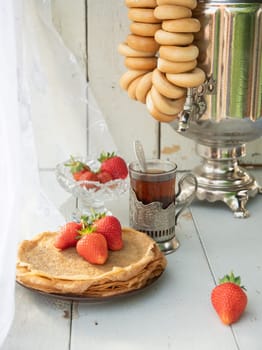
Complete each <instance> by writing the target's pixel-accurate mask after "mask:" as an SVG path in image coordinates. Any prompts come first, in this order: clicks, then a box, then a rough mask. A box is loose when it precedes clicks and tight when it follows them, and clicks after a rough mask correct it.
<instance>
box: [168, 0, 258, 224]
mask: <svg viewBox="0 0 262 350" xmlns="http://www.w3.org/2000/svg"><path fill="white" fill-rule="evenodd" d="M194 17H195V18H198V19H199V20H200V23H201V30H200V32H199V33H197V34H196V35H195V43H196V45H197V46H198V48H199V58H198V65H199V67H201V68H202V69H203V70H204V71H205V73H206V81H205V82H204V84H202V85H201V86H199V87H198V88H191V89H188V95H187V100H186V103H185V106H184V110H183V112H182V113H181V115H180V119H179V120H178V121H175V122H173V123H171V126H172V127H173V128H174V129H175V130H176V131H177V132H179V133H180V134H183V135H184V136H185V137H188V138H190V139H193V140H194V141H195V142H196V152H197V153H198V154H199V155H200V156H201V157H202V163H201V165H199V166H197V167H196V168H195V169H194V170H193V172H194V174H195V176H196V177H197V181H198V190H197V198H198V199H200V200H207V201H210V202H213V201H218V200H219V201H223V202H225V203H226V204H227V205H228V206H229V207H230V208H231V210H232V211H233V212H234V215H235V216H236V217H240V218H244V217H248V216H249V212H248V210H247V209H246V204H247V201H248V199H249V198H250V197H254V196H255V195H256V194H258V193H261V187H260V186H259V185H258V183H257V181H256V180H255V178H254V177H253V176H251V175H250V174H248V172H247V171H245V170H244V169H243V168H242V167H240V166H239V163H238V161H239V158H240V157H243V156H245V154H246V143H247V142H249V141H252V140H255V139H257V138H259V137H260V136H261V135H262V0H256V1H252V0H251V1H248V2H243V1H239V0H231V1H230V2H228V1H223V0H219V1H214V0H200V1H199V2H198V6H197V8H196V9H195V10H194Z"/></svg>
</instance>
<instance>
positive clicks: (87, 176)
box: [79, 170, 98, 189]
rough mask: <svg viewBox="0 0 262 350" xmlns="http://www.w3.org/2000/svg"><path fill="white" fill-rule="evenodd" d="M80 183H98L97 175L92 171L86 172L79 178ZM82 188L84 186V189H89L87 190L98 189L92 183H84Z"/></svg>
mask: <svg viewBox="0 0 262 350" xmlns="http://www.w3.org/2000/svg"><path fill="white" fill-rule="evenodd" d="M79 181H91V182H95V181H98V178H97V174H96V173H94V172H93V171H91V170H89V171H85V172H84V173H83V174H82V175H81V176H80V177H79ZM81 186H82V187H85V188H87V189H89V188H96V187H97V186H96V185H95V184H92V183H83V184H82V185H81Z"/></svg>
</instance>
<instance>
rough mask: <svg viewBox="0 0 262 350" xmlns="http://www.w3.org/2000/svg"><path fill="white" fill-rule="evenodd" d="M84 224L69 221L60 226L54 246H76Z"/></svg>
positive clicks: (61, 247)
mask: <svg viewBox="0 0 262 350" xmlns="http://www.w3.org/2000/svg"><path fill="white" fill-rule="evenodd" d="M81 229H82V224H81V223H78V222H74V221H72V222H68V223H66V224H65V225H64V226H62V227H61V228H60V231H59V232H58V235H57V237H56V239H55V242H54V246H55V247H56V248H58V249H62V250H63V249H66V248H69V247H74V246H75V245H76V243H77V240H78V237H79V235H80V231H81Z"/></svg>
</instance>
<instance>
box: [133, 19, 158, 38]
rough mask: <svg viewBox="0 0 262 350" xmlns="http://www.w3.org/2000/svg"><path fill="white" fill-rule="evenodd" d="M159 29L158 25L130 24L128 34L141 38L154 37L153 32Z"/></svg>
mask: <svg viewBox="0 0 262 350" xmlns="http://www.w3.org/2000/svg"><path fill="white" fill-rule="evenodd" d="M160 28H161V24H160V23H142V22H132V23H131V24H130V32H131V33H132V34H135V35H141V36H154V35H155V32H156V31H157V30H159V29H160Z"/></svg>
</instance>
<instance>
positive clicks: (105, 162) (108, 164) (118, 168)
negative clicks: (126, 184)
mask: <svg viewBox="0 0 262 350" xmlns="http://www.w3.org/2000/svg"><path fill="white" fill-rule="evenodd" d="M98 160H99V161H100V162H101V167H100V171H106V172H108V173H109V174H111V175H112V177H113V179H125V178H126V177H127V175H128V168H127V164H126V162H125V160H124V159H123V158H121V157H119V156H117V155H116V154H115V153H114V152H113V153H109V152H107V153H101V155H100V158H99V159H98Z"/></svg>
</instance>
